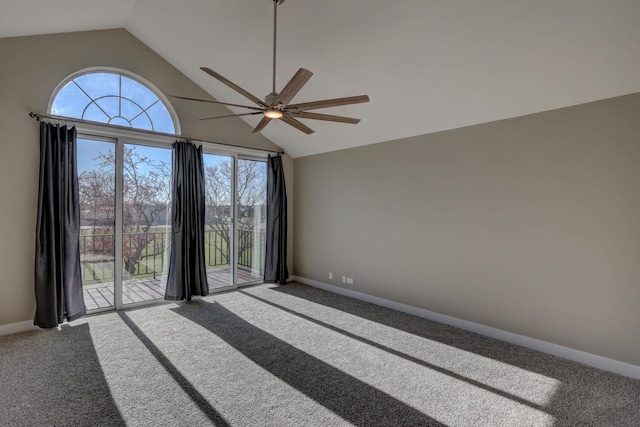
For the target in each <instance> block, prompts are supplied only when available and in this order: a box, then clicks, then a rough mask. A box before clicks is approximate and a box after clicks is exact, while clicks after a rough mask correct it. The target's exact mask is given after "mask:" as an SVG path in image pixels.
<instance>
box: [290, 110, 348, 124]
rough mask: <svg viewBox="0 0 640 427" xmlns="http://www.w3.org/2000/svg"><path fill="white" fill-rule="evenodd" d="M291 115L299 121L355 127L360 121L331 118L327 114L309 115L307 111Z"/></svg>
mask: <svg viewBox="0 0 640 427" xmlns="http://www.w3.org/2000/svg"><path fill="white" fill-rule="evenodd" d="M286 114H290V113H286ZM293 115H295V117H299V118H301V119H313V120H326V121H328V122H339V123H349V124H352V125H357V124H358V123H360V119H353V118H351V117H344V116H332V115H329V114H318V113H309V112H307V111H300V112H298V113H293Z"/></svg>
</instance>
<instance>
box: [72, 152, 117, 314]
mask: <svg viewBox="0 0 640 427" xmlns="http://www.w3.org/2000/svg"><path fill="white" fill-rule="evenodd" d="M114 159H115V144H113V143H111V142H103V141H94V140H89V139H78V187H79V194H80V267H81V273H82V286H83V295H84V302H85V304H86V306H87V309H88V310H95V309H98V308H108V307H113V306H114V293H113V292H114V290H113V279H114V275H113V272H114V265H115V252H114V239H115V235H114V230H115V227H114V220H115V216H114V214H115V209H114V206H115V203H114V200H115V161H114Z"/></svg>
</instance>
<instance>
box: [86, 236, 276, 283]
mask: <svg viewBox="0 0 640 427" xmlns="http://www.w3.org/2000/svg"><path fill="white" fill-rule="evenodd" d="M229 236H230V233H229V230H228V229H222V230H206V231H205V236H204V245H205V263H206V266H207V267H223V266H228V265H229V259H230V253H229V246H228V245H227V241H228V238H229ZM256 239H258V240H257V241H256ZM265 239H266V235H265V232H264V231H253V230H238V248H239V249H240V251H239V254H238V267H240V268H244V269H248V270H251V269H258V270H259V271H261V272H262V271H264V250H265ZM122 240H123V245H122V246H123V258H124V259H123V267H124V270H125V277H126V276H130V277H132V278H133V277H154V278H156V277H157V276H161V275H162V274H163V272H164V271H165V268H168V262H169V251H170V244H171V233H168V232H150V233H123V235H122ZM114 241H115V236H114V235H113V234H85V235H80V265H81V271H82V280H83V283H85V284H90V283H99V282H105V281H113V277H114V275H113V270H114V265H115V263H114V260H115V251H114V247H115V246H114ZM254 263H255V264H254Z"/></svg>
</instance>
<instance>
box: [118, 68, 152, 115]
mask: <svg viewBox="0 0 640 427" xmlns="http://www.w3.org/2000/svg"><path fill="white" fill-rule="evenodd" d="M122 96H123V97H124V98H129V99H130V100H132V101H134V102H135V103H136V104H138V105H140V106H141V107H142V108H143V109H147V108H149V106H151V105H152V104H153V103H154V102H156V101H157V100H158V97H157V96H156V95H155V94H154V93H153V92H151V91H150V90H149V89H148V88H146V87H145V86H143V85H141V84H140V83H138V82H137V81H135V80H133V79H130V78H129V77H124V76H123V77H122Z"/></svg>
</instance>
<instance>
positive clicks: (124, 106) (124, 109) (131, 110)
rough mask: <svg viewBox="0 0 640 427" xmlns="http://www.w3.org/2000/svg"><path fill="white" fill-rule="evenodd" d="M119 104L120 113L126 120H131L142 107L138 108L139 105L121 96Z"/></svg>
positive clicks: (140, 111)
mask: <svg viewBox="0 0 640 427" xmlns="http://www.w3.org/2000/svg"><path fill="white" fill-rule="evenodd" d="M120 105H121V107H120V108H121V110H120V115H121V116H122V117H124V118H125V119H127V120H131V119H133V118H134V117H136V116H137V115H139V114H140V113H142V109H141V108H140V106H139V105H137V104H135V103H133V102H131V101H129V100H128V99H125V98H121V102H120ZM143 114H144V113H143Z"/></svg>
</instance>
